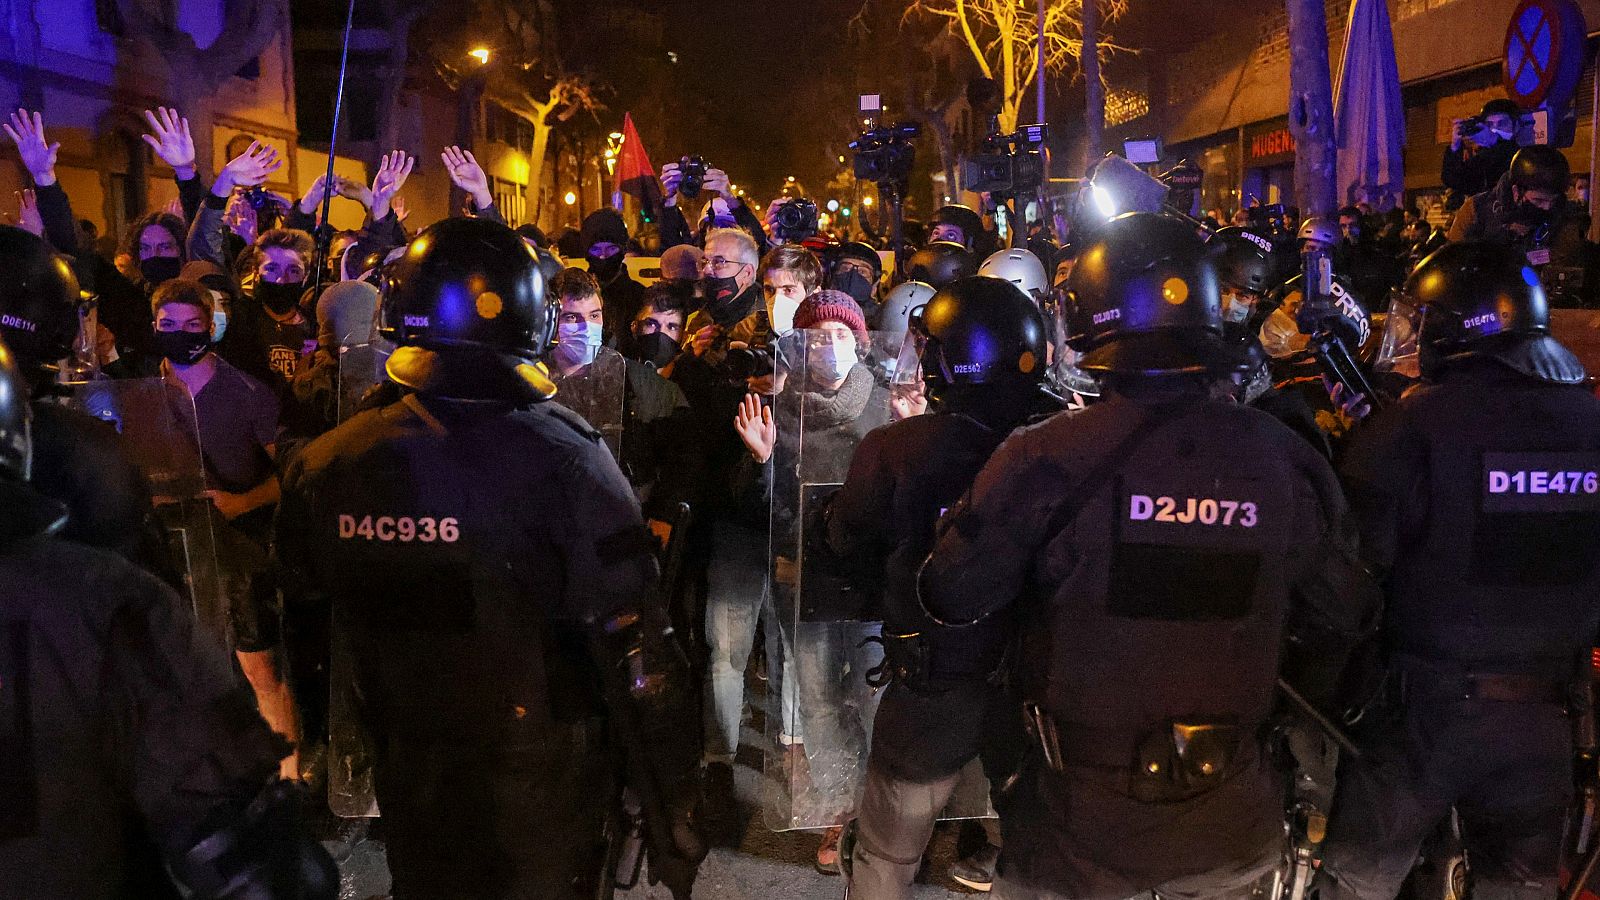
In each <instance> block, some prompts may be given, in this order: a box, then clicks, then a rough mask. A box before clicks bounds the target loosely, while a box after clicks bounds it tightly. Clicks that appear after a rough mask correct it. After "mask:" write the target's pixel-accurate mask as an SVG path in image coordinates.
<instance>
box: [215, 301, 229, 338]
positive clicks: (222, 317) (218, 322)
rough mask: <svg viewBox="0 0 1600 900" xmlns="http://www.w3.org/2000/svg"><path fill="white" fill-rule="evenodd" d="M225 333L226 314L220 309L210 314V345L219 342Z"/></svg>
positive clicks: (226, 326) (226, 324)
mask: <svg viewBox="0 0 1600 900" xmlns="http://www.w3.org/2000/svg"><path fill="white" fill-rule="evenodd" d="M227 331H228V314H227V313H225V312H223V311H222V310H220V309H219V310H216V311H215V312H213V313H212V314H211V343H213V344H215V343H219V342H221V341H222V336H223V335H224V334H226V333H227Z"/></svg>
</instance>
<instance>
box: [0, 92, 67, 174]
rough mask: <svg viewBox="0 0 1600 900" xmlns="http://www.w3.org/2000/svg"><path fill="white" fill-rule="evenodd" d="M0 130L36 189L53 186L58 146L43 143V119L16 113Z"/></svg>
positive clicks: (26, 112) (24, 112)
mask: <svg viewBox="0 0 1600 900" xmlns="http://www.w3.org/2000/svg"><path fill="white" fill-rule="evenodd" d="M0 128H3V129H5V132H6V137H9V138H11V142H12V143H14V144H16V145H17V154H18V155H19V156H21V157H22V167H23V168H25V169H27V170H28V174H29V175H30V176H32V178H33V183H34V184H36V185H38V186H39V187H47V186H49V185H52V184H55V183H56V152H57V151H59V150H60V149H61V144H60V143H59V142H58V143H54V144H52V143H49V142H48V141H46V140H45V137H44V116H42V115H40V114H38V113H36V112H34V113H30V112H28V111H27V110H25V109H19V110H17V111H16V112H14V113H12V114H11V124H9V125H7V124H3V123H0Z"/></svg>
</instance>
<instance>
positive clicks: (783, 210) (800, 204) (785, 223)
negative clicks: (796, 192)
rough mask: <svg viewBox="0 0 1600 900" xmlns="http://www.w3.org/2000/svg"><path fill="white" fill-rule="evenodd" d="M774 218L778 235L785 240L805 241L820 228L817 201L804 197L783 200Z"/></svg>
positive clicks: (773, 215) (774, 213)
mask: <svg viewBox="0 0 1600 900" xmlns="http://www.w3.org/2000/svg"><path fill="white" fill-rule="evenodd" d="M772 220H773V224H774V225H775V226H776V230H777V232H778V237H779V238H781V239H783V240H785V241H790V242H796V241H803V240H805V239H806V238H808V237H811V236H812V235H814V234H816V233H817V231H818V230H819V225H818V223H817V204H816V201H814V200H807V199H806V198H804V197H792V198H790V199H788V200H785V201H783V202H782V203H781V204H779V205H778V208H777V209H776V210H774V211H773V214H772Z"/></svg>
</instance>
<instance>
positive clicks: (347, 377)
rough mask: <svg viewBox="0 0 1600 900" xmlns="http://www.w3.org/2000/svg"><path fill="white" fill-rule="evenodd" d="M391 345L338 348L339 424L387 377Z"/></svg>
mask: <svg viewBox="0 0 1600 900" xmlns="http://www.w3.org/2000/svg"><path fill="white" fill-rule="evenodd" d="M393 352H394V345H393V344H391V343H389V342H388V341H374V342H372V343H370V344H356V345H355V346H353V347H344V346H341V347H340V348H339V409H338V416H339V421H340V422H344V421H347V420H348V419H349V418H350V417H351V416H354V415H355V414H356V412H357V411H359V410H360V409H361V401H362V398H364V397H366V395H367V392H368V391H370V390H372V389H373V388H375V387H377V386H378V385H380V384H382V383H383V381H384V379H385V378H387V377H388V376H387V375H385V374H384V366H385V365H386V364H387V363H388V362H389V354H390V353H393Z"/></svg>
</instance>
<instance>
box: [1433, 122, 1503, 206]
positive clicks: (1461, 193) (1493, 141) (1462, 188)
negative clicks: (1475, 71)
mask: <svg viewBox="0 0 1600 900" xmlns="http://www.w3.org/2000/svg"><path fill="white" fill-rule="evenodd" d="M1521 113H1522V110H1520V109H1518V108H1517V105H1516V104H1515V103H1513V102H1511V101H1510V100H1506V99H1500V100H1490V101H1489V102H1488V103H1485V104H1484V105H1483V110H1482V111H1481V112H1479V113H1478V114H1477V115H1476V116H1473V117H1472V118H1470V119H1457V120H1456V121H1455V125H1454V131H1453V132H1452V134H1451V137H1450V149H1449V150H1446V151H1445V154H1444V168H1443V170H1442V171H1441V172H1440V173H1439V178H1440V180H1441V181H1443V182H1444V185H1445V187H1447V188H1449V189H1450V190H1451V191H1452V194H1451V197H1450V209H1452V210H1454V209H1456V208H1457V207H1459V206H1460V205H1461V203H1462V201H1464V200H1465V199H1466V198H1468V197H1471V196H1473V195H1475V194H1481V193H1483V192H1484V191H1487V190H1489V189H1490V188H1492V187H1494V186H1495V183H1496V182H1498V181H1499V180H1500V176H1501V175H1504V174H1505V173H1506V169H1507V168H1509V167H1510V166H1511V157H1512V155H1513V154H1515V153H1516V152H1517V118H1518V116H1520V115H1521ZM1463 141H1467V142H1468V143H1470V144H1471V146H1470V147H1463V146H1462V142H1463Z"/></svg>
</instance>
